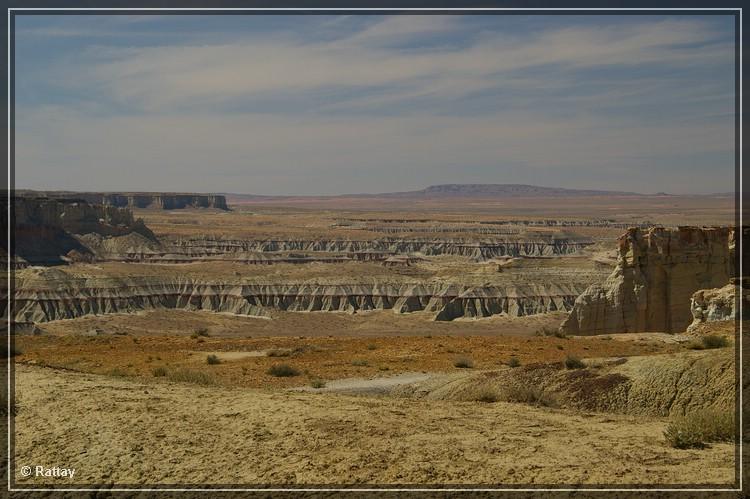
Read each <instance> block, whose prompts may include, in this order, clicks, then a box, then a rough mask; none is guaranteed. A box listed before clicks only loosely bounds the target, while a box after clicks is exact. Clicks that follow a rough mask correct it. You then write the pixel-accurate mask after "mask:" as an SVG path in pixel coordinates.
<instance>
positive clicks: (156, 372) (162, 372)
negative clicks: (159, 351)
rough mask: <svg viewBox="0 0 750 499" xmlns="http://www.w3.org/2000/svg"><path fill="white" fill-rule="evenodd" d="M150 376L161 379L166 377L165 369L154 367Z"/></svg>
mask: <svg viewBox="0 0 750 499" xmlns="http://www.w3.org/2000/svg"><path fill="white" fill-rule="evenodd" d="M151 374H153V375H154V377H155V378H163V377H165V376H166V375H167V369H166V368H165V367H155V368H154V369H153V370H152V371H151Z"/></svg>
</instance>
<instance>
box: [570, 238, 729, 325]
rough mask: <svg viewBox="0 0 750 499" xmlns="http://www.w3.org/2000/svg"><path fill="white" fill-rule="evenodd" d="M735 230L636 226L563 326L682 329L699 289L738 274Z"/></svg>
mask: <svg viewBox="0 0 750 499" xmlns="http://www.w3.org/2000/svg"><path fill="white" fill-rule="evenodd" d="M734 238H735V231H734V229H732V228H727V227H721V228H716V227H710V228H699V227H680V228H677V229H663V228H652V229H649V230H642V229H639V228H631V229H629V230H628V231H627V232H626V233H625V234H624V235H622V236H621V237H620V239H619V247H618V263H617V267H616V268H615V270H614V272H613V273H612V274H611V275H610V276H609V277H608V278H607V281H606V282H605V283H604V284H603V285H592V286H590V287H589V288H588V289H587V290H586V291H585V292H584V293H583V294H582V295H581V296H579V297H578V298H577V299H576V301H575V305H574V306H573V310H572V311H571V313H570V315H569V316H568V318H567V319H566V320H565V322H563V324H562V325H561V327H560V329H561V330H562V331H563V332H565V333H567V334H605V333H632V332H642V331H663V332H668V333H676V332H683V331H685V329H686V328H687V326H688V325H689V324H690V322H691V321H692V318H693V317H692V314H691V311H690V300H691V297H692V295H693V293H695V292H696V291H698V290H699V289H706V288H717V287H721V286H724V285H725V284H726V283H727V282H729V279H730V277H732V276H733V275H734Z"/></svg>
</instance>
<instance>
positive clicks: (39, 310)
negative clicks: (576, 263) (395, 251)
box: [11, 268, 583, 323]
mask: <svg viewBox="0 0 750 499" xmlns="http://www.w3.org/2000/svg"><path fill="white" fill-rule="evenodd" d="M582 289H583V286H580V285H575V284H572V285H562V284H552V283H549V284H529V285H507V286H471V285H459V284H454V283H445V282H434V281H433V282H413V281H403V280H402V281H397V280H391V281H381V280H378V279H349V280H338V279H337V280H335V281H330V280H326V281H305V282H293V281H287V282H269V281H266V280H257V279H256V280H249V281H248V280H234V281H225V282H220V281H202V280H196V279H192V278H189V277H185V276H173V277H170V278H167V277H150V276H138V277H121V278H115V277H77V276H75V275H71V274H69V273H67V272H64V271H62V270H59V269H49V268H47V269H44V268H36V269H26V270H25V271H23V272H22V273H20V274H19V276H18V277H17V279H16V286H15V289H14V300H13V310H12V314H11V318H12V320H13V321H14V322H16V323H29V322H34V323H40V322H47V321H52V320H59V319H72V318H76V317H81V316H84V315H90V314H97V315H99V314H110V313H132V312H138V311H144V310H154V309H164V308H167V309H183V310H206V311H212V312H225V313H233V314H238V315H251V316H268V315H270V313H271V311H272V310H278V311H289V312H316V311H323V312H349V313H356V312H360V311H368V310H393V311H394V312H396V313H409V312H429V313H432V314H434V315H433V319H434V320H439V321H446V320H453V319H456V318H459V317H488V316H491V315H495V314H507V315H510V316H524V315H531V314H538V313H545V312H552V311H566V310H570V308H571V307H572V305H573V301H574V300H575V297H576V296H577V295H578V294H579V293H580V292H581V291H582Z"/></svg>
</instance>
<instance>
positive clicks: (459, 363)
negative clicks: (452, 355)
mask: <svg viewBox="0 0 750 499" xmlns="http://www.w3.org/2000/svg"><path fill="white" fill-rule="evenodd" d="M453 365H454V366H455V367H458V368H459V369H471V368H472V367H474V361H473V360H471V359H470V358H468V357H459V358H457V359H456V360H454V361H453Z"/></svg>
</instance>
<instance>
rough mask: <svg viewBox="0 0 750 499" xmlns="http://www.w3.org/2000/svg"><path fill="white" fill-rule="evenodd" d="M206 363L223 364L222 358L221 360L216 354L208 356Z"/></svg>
mask: <svg viewBox="0 0 750 499" xmlns="http://www.w3.org/2000/svg"><path fill="white" fill-rule="evenodd" d="M206 363H207V364H209V365H212V366H213V365H216V364H221V360H219V357H217V356H216V355H214V354H211V355H209V356H207V357H206Z"/></svg>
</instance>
